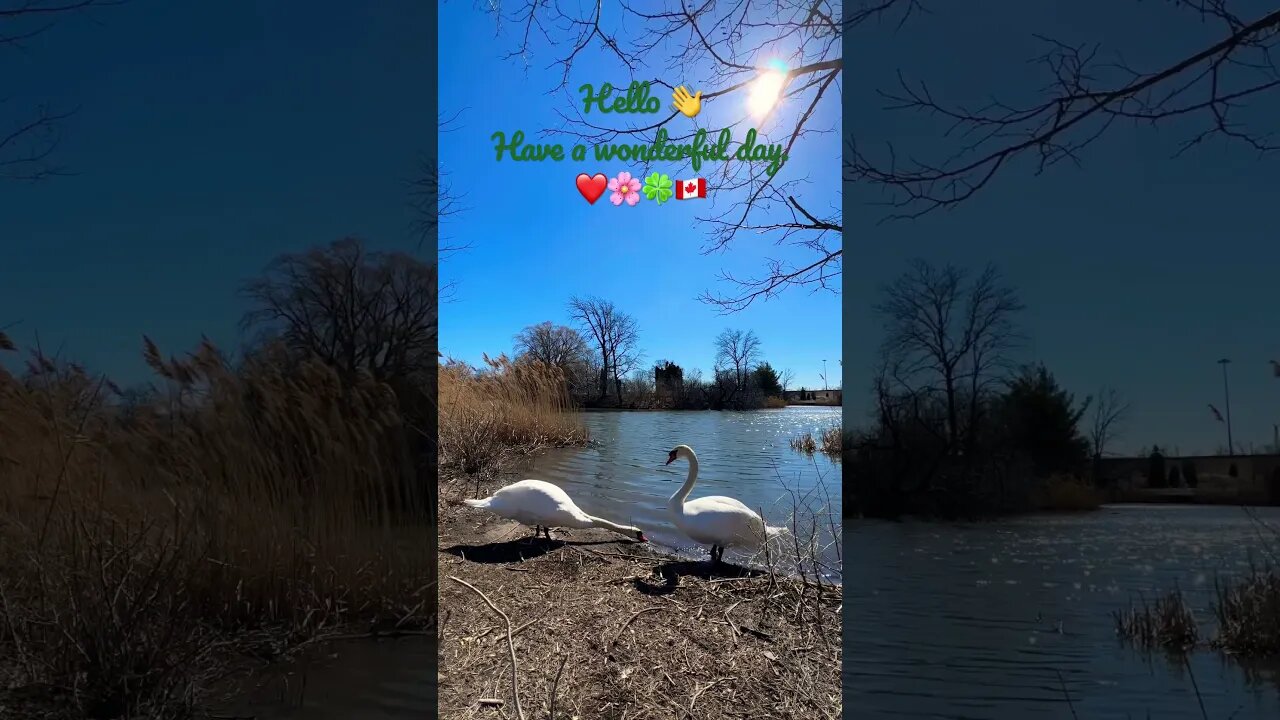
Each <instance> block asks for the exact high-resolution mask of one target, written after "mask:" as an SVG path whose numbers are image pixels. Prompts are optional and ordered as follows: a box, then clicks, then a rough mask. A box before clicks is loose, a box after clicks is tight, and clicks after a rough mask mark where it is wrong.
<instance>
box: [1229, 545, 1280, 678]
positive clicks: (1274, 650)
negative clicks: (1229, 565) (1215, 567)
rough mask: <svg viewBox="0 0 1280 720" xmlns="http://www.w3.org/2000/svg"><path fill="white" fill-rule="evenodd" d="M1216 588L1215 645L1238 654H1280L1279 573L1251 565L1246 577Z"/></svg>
mask: <svg viewBox="0 0 1280 720" xmlns="http://www.w3.org/2000/svg"><path fill="white" fill-rule="evenodd" d="M1214 587H1215V589H1216V591H1217V602H1216V603H1215V604H1214V614H1215V615H1216V616H1217V620H1218V634H1217V637H1215V638H1214V640H1213V645H1214V646H1215V647H1218V648H1222V649H1223V650H1226V651H1228V652H1230V653H1232V654H1235V655H1255V656H1256V655H1262V656H1266V655H1277V654H1280V574H1277V573H1276V571H1275V570H1274V569H1273V568H1272V567H1270V566H1268V567H1264V568H1257V567H1251V568H1250V569H1249V574H1248V575H1246V576H1245V577H1243V578H1240V579H1238V580H1235V581H1233V582H1228V583H1225V584H1221V583H1217V582H1215V583H1214Z"/></svg>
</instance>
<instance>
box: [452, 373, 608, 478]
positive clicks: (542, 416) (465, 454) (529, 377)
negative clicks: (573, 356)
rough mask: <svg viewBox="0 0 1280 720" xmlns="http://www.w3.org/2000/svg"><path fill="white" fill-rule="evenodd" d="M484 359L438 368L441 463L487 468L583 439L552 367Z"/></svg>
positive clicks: (560, 376)
mask: <svg viewBox="0 0 1280 720" xmlns="http://www.w3.org/2000/svg"><path fill="white" fill-rule="evenodd" d="M484 360H485V366H484V367H482V368H479V369H476V368H472V367H470V366H468V365H466V364H464V363H460V362H454V361H451V362H449V363H447V364H445V365H444V366H443V367H442V368H441V369H440V382H439V401H440V434H439V436H440V466H441V467H442V468H446V469H451V470H456V471H459V472H462V473H466V474H477V473H492V472H496V471H498V470H499V469H501V468H502V467H504V466H505V464H506V461H507V460H509V459H510V458H511V457H513V456H515V455H521V454H526V453H529V452H532V451H534V450H537V449H540V448H544V447H562V446H568V445H579V444H583V443H585V442H586V441H587V431H586V429H585V428H584V427H583V426H582V423H581V421H580V419H579V418H578V417H577V416H576V414H575V413H574V411H573V407H572V405H571V403H570V401H569V396H568V392H567V390H566V385H565V380H564V376H563V374H562V373H561V372H560V370H559V369H558V368H556V367H553V366H550V365H546V364H543V363H539V362H534V361H524V360H521V361H519V362H513V361H512V360H510V359H508V358H507V357H506V356H499V357H498V358H496V359H494V358H490V357H488V356H485V358H484Z"/></svg>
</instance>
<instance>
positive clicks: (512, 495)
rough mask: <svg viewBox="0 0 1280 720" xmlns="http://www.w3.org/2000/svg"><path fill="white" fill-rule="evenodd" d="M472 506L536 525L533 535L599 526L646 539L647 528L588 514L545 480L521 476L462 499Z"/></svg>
mask: <svg viewBox="0 0 1280 720" xmlns="http://www.w3.org/2000/svg"><path fill="white" fill-rule="evenodd" d="M463 502H465V503H466V504H468V505H470V506H471V507H477V508H484V509H485V510H488V511H490V512H492V513H494V514H495V515H501V516H502V517H504V518H508V519H510V520H515V521H516V522H518V523H520V524H521V525H528V526H530V527H532V528H533V534H534V537H537V535H538V533H539V532H543V533H545V534H546V537H547V539H548V540H550V539H551V528H553V527H566V528H589V527H599V528H604V529H606V530H612V531H614V532H617V533H622V534H623V535H627V536H630V537H633V538H635V539H636V540H639V541H640V542H646V539H645V536H644V532H643V531H641V530H640V528H637V527H632V526H630V525H619V524H617V523H614V522H609V521H608V520H605V519H604V518H598V517H595V516H593V515H588V514H586V513H585V512H583V511H582V509H581V508H579V507H578V506H577V505H574V504H573V499H572V498H570V497H569V494H568V493H566V492H565V491H564V490H561V489H560V488H559V487H557V486H556V485H552V484H551V483H549V482H544V481H542V480H521V481H520V482H516V483H512V484H510V485H508V486H506V487H504V488H501V489H499V490H498V491H497V492H495V493H494V494H493V495H490V496H489V497H487V498H484V499H483V500H470V499H468V500H463Z"/></svg>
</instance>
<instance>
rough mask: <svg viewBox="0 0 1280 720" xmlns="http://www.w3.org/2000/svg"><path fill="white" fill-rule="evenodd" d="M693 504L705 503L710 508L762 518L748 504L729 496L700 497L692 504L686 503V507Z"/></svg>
mask: <svg viewBox="0 0 1280 720" xmlns="http://www.w3.org/2000/svg"><path fill="white" fill-rule="evenodd" d="M693 503H704V504H706V505H707V506H709V507H710V506H715V507H720V508H724V509H726V510H728V509H730V508H732V509H733V510H735V511H737V512H744V513H747V514H748V515H752V516H755V517H760V516H759V514H757V513H756V511H755V510H752V509H751V508H749V507H747V505H746V503H743V502H742V501H741V500H738V499H737V498H731V497H729V496H727V495H708V496H706V497H700V498H698V499H697V500H693V501H691V502H687V503H685V506H686V507H688V506H689V505H691V504H693Z"/></svg>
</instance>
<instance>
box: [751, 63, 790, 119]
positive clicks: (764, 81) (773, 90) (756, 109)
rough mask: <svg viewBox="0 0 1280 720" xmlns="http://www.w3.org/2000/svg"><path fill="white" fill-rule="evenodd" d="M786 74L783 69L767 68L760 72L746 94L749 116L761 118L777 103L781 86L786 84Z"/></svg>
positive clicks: (780, 95)
mask: <svg viewBox="0 0 1280 720" xmlns="http://www.w3.org/2000/svg"><path fill="white" fill-rule="evenodd" d="M786 82H787V74H786V71H785V70H780V69H773V68H771V69H769V70H765V71H763V72H761V73H760V77H758V78H756V81H755V82H754V83H752V84H751V91H750V93H749V94H748V96H747V110H748V111H749V112H750V113H751V116H752V117H754V118H755V119H757V120H763V119H764V117H765V116H766V115H768V114H769V111H770V110H773V107H774V105H777V104H778V98H780V97H782V88H783V86H784V85H786Z"/></svg>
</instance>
